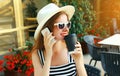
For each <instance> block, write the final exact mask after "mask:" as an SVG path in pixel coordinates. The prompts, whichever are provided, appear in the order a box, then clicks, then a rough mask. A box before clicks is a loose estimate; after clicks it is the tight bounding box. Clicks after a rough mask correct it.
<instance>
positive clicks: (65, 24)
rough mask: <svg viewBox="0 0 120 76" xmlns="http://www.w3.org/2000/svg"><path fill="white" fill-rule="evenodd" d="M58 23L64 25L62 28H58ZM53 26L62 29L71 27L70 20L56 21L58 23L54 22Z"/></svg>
mask: <svg viewBox="0 0 120 76" xmlns="http://www.w3.org/2000/svg"><path fill="white" fill-rule="evenodd" d="M60 24H61V25H63V24H64V25H63V26H64V27H63V28H60ZM68 24H69V26H68ZM54 26H57V28H58V29H64V28H65V27H67V28H69V29H70V28H71V21H69V22H66V23H63V22H58V23H54Z"/></svg>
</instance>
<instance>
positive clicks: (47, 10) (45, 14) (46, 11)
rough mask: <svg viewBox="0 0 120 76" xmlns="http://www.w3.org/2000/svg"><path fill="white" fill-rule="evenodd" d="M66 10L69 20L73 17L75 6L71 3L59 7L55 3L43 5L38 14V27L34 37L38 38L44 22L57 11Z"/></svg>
mask: <svg viewBox="0 0 120 76" xmlns="http://www.w3.org/2000/svg"><path fill="white" fill-rule="evenodd" d="M60 11H64V12H65V13H66V14H67V15H68V18H69V20H70V19H71V18H72V16H73V14H74V12H75V8H74V7H73V6H71V5H67V6H63V7H58V6H57V5H55V4H54V3H50V4H48V5H46V6H45V7H43V8H42V9H41V10H40V11H39V12H38V14H37V22H38V27H37V29H36V30H35V34H34V38H35V39H37V37H38V34H39V32H40V30H41V29H42V27H43V26H44V24H45V23H46V22H47V21H48V20H49V19H50V18H51V17H52V16H53V15H55V14H56V13H58V12H60Z"/></svg>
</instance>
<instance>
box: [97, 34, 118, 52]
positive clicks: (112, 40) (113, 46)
mask: <svg viewBox="0 0 120 76" xmlns="http://www.w3.org/2000/svg"><path fill="white" fill-rule="evenodd" d="M98 44H103V46H104V45H105V46H106V45H107V46H109V47H108V49H109V51H112V52H116V51H117V52H120V34H114V35H112V36H110V37H108V38H105V39H103V40H102V41H100V42H98Z"/></svg>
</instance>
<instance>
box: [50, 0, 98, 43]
mask: <svg viewBox="0 0 120 76" xmlns="http://www.w3.org/2000/svg"><path fill="white" fill-rule="evenodd" d="M48 1H49V2H50V1H51V2H58V1H57V0H48ZM59 5H60V6H65V5H73V6H74V7H75V14H74V15H73V18H72V20H71V22H72V29H70V33H76V34H77V35H78V39H79V41H83V36H84V35H86V34H87V32H86V29H87V28H90V27H91V26H93V25H94V23H95V20H96V19H95V17H96V15H95V11H94V10H93V6H92V5H91V3H90V2H89V0H59Z"/></svg>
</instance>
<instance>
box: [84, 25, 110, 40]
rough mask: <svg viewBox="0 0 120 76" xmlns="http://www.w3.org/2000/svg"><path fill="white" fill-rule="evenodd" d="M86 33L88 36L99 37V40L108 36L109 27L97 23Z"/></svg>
mask: <svg viewBox="0 0 120 76" xmlns="http://www.w3.org/2000/svg"><path fill="white" fill-rule="evenodd" d="M86 31H87V32H88V34H91V35H95V36H99V37H101V38H106V37H108V36H109V35H110V27H109V25H107V24H106V25H104V26H103V25H100V24H98V23H97V24H95V25H94V26H92V27H91V28H89V29H87V30H86Z"/></svg>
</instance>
